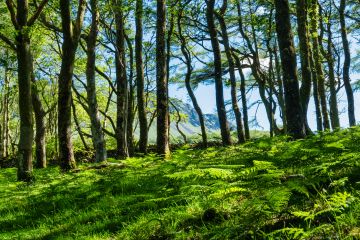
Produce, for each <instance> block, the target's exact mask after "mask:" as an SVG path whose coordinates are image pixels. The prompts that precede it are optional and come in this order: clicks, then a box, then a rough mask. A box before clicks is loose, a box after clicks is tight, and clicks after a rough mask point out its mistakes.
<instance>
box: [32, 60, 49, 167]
mask: <svg viewBox="0 0 360 240" xmlns="http://www.w3.org/2000/svg"><path fill="white" fill-rule="evenodd" d="M31 82H32V84H33V85H32V92H31V99H32V104H33V108H34V116H35V129H36V131H35V159H36V164H35V166H36V167H37V168H46V165H47V163H46V142H45V137H46V124H45V116H46V112H45V110H44V108H43V106H42V103H41V100H40V98H39V94H38V90H37V88H36V82H35V74H34V63H33V59H31Z"/></svg>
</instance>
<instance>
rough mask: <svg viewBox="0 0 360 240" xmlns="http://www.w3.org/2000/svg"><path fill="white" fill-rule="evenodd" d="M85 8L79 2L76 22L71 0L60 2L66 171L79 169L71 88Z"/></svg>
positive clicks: (60, 133) (61, 157)
mask: <svg viewBox="0 0 360 240" xmlns="http://www.w3.org/2000/svg"><path fill="white" fill-rule="evenodd" d="M85 7H86V4H85V1H84V0H79V5H78V13H77V19H76V21H74V22H73V21H72V18H71V12H72V11H71V9H72V7H71V3H70V0H60V10H61V20H62V21H61V22H62V31H63V43H62V53H63V55H62V62H61V69H60V75H59V83H58V85H59V86H58V89H59V93H58V141H59V161H60V167H61V169H62V170H63V171H69V170H71V169H73V168H75V167H76V162H75V158H74V150H73V144H72V140H71V102H72V94H71V86H72V78H73V72H74V64H75V54H76V50H77V47H78V44H79V40H80V33H81V28H82V23H83V19H84V13H85Z"/></svg>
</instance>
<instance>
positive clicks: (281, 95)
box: [274, 43, 287, 132]
mask: <svg viewBox="0 0 360 240" xmlns="http://www.w3.org/2000/svg"><path fill="white" fill-rule="evenodd" d="M276 45H277V43H275V44H274V56H275V69H276V79H277V84H278V86H279V87H278V89H279V94H278V95H279V97H278V99H279V105H280V108H281V119H282V123H283V131H284V132H287V125H286V124H287V120H286V106H285V95H284V83H283V79H282V77H281V66H280V65H281V64H280V57H279V51H278V49H277V46H276Z"/></svg>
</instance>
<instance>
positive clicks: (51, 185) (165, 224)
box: [0, 128, 360, 239]
mask: <svg viewBox="0 0 360 240" xmlns="http://www.w3.org/2000/svg"><path fill="white" fill-rule="evenodd" d="M359 145H360V128H352V129H348V130H343V131H340V132H337V133H326V134H321V135H317V136H314V137H311V138H309V139H306V140H301V141H295V142H288V141H286V139H285V138H284V137H280V138H274V139H269V138H262V139H258V140H256V141H253V142H249V143H247V144H244V145H241V146H233V147H228V148H209V149H206V150H195V149H181V150H178V151H176V152H175V153H173V155H172V158H171V160H167V161H164V160H161V159H158V158H157V157H156V156H153V155H150V156H148V157H146V158H132V159H128V160H126V161H124V162H122V164H120V165H119V164H114V163H118V161H117V160H115V159H110V162H111V163H113V164H112V165H110V166H108V167H105V168H100V169H91V170H89V169H88V167H89V165H82V166H80V171H79V172H77V173H75V172H74V173H69V174H60V173H59V170H58V169H57V168H48V169H42V170H36V171H35V175H36V178H37V181H36V183H34V184H31V185H26V184H24V183H18V182H15V179H16V171H15V169H0V193H1V194H0V239H356V238H360V148H359ZM90 166H91V165H90Z"/></svg>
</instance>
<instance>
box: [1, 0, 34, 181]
mask: <svg viewBox="0 0 360 240" xmlns="http://www.w3.org/2000/svg"><path fill="white" fill-rule="evenodd" d="M6 4H7V6H8V9H9V11H10V13H11V17H12V20H13V25H14V27H15V29H16V30H17V31H16V55H17V61H18V69H17V70H18V86H19V114H20V138H19V145H18V171H17V179H18V180H19V181H25V182H30V181H32V180H33V179H34V178H33V165H32V142H33V136H34V131H33V119H32V102H31V70H32V67H31V58H32V56H31V50H30V35H29V32H28V31H26V29H25V28H26V27H27V25H28V14H29V3H28V1H27V0H24V1H17V6H16V16H15V9H14V6H13V3H12V1H6Z"/></svg>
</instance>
